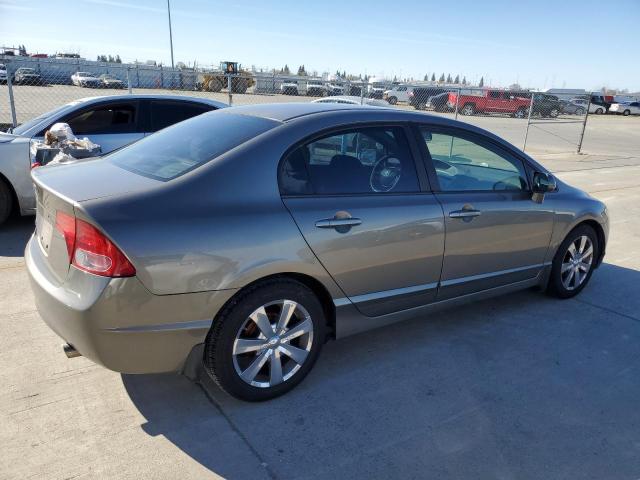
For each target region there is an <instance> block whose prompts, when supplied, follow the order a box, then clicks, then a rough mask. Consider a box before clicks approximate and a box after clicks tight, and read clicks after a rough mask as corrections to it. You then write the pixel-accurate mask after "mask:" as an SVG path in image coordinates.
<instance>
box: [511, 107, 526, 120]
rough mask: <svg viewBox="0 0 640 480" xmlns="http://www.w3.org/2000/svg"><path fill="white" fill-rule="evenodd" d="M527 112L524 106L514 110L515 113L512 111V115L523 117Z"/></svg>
mask: <svg viewBox="0 0 640 480" xmlns="http://www.w3.org/2000/svg"><path fill="white" fill-rule="evenodd" d="M527 114H528V111H527V109H526V108H519V109H518V110H516V113H514V114H513V116H514V117H516V118H524V117H526V116H527Z"/></svg>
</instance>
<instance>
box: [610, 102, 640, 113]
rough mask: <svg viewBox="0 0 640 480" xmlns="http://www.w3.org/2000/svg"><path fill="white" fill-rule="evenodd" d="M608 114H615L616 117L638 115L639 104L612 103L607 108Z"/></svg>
mask: <svg viewBox="0 0 640 480" xmlns="http://www.w3.org/2000/svg"><path fill="white" fill-rule="evenodd" d="M609 112H610V113H615V114H616V115H620V114H622V115H625V116H627V115H640V103H639V102H629V103H614V104H612V105H611V106H610V107H609Z"/></svg>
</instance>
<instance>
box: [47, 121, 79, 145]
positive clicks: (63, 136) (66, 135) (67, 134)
mask: <svg viewBox="0 0 640 480" xmlns="http://www.w3.org/2000/svg"><path fill="white" fill-rule="evenodd" d="M49 132H51V134H52V135H53V136H54V137H56V140H58V141H59V142H62V141H64V140H69V141H73V140H75V139H76V136H75V135H74V134H73V131H72V130H71V127H70V126H69V124H68V123H54V124H53V126H52V127H51V128H50V129H49Z"/></svg>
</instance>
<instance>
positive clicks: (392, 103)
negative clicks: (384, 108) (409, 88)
mask: <svg viewBox="0 0 640 480" xmlns="http://www.w3.org/2000/svg"><path fill="white" fill-rule="evenodd" d="M387 102H389V105H395V104H397V103H398V99H397V98H396V97H389V98H388V99H387Z"/></svg>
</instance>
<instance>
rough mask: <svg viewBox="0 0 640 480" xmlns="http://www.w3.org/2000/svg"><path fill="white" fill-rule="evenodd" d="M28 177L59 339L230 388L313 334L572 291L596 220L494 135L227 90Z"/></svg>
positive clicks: (102, 358) (304, 362) (280, 374)
mask: <svg viewBox="0 0 640 480" xmlns="http://www.w3.org/2000/svg"><path fill="white" fill-rule="evenodd" d="M63 169H65V170H63ZM418 172H421V173H418ZM33 179H34V182H35V184H36V193H37V198H38V207H37V208H38V213H37V217H36V232H35V233H34V235H33V236H32V237H31V239H30V240H29V242H28V244H27V247H26V252H25V262H26V265H27V269H28V272H29V275H30V279H31V285H32V288H33V292H34V296H35V303H36V306H37V308H38V310H39V312H40V315H41V317H42V318H43V320H44V321H45V322H46V323H47V324H48V325H49V326H50V327H51V328H52V329H53V330H54V331H55V332H56V333H57V334H58V335H59V336H61V337H62V338H63V339H64V341H66V342H67V345H66V352H67V354H68V355H69V356H77V355H80V354H81V355H84V356H86V357H88V358H89V359H91V360H93V361H95V362H97V363H99V364H101V365H103V366H105V367H107V368H110V369H112V370H116V371H120V372H128V373H150V372H162V371H180V370H182V369H184V368H186V369H189V370H190V369H192V368H194V365H202V364H203V366H204V369H205V370H206V372H208V373H209V375H210V376H211V378H212V379H213V380H214V381H215V382H217V384H218V385H220V387H221V388H222V389H224V390H225V391H227V392H228V393H230V394H231V395H234V396H236V397H239V398H242V399H245V400H265V399H268V398H272V397H275V396H278V395H281V394H283V393H285V392H287V391H289V390H290V389H292V388H293V387H294V386H296V385H297V384H299V383H300V382H301V381H302V380H303V378H304V377H305V376H306V375H307V373H308V372H309V370H310V369H311V368H312V367H313V364H314V363H315V361H316V359H317V358H318V355H319V353H320V350H321V349H322V346H323V344H324V343H325V341H326V339H327V338H332V337H334V338H342V337H346V336H348V335H350V334H354V333H357V332H361V331H364V330H368V329H371V328H376V327H380V326H382V325H387V324H390V323H393V322H397V321H400V320H404V319H408V318H429V313H431V312H433V311H434V310H436V309H439V308H442V307H445V306H447V305H458V304H460V303H461V302H463V301H470V300H475V299H481V298H482V299H483V298H487V297H489V296H493V295H498V294H503V293H509V292H513V291H515V290H518V289H524V288H529V287H534V286H538V287H541V288H544V289H547V290H548V291H549V292H551V293H553V294H554V295H556V296H558V297H560V298H569V297H573V296H575V295H577V294H578V293H579V292H580V291H581V290H582V289H584V287H585V286H586V285H587V284H588V282H589V279H590V278H591V276H592V273H593V271H594V269H595V268H596V267H598V266H599V265H600V264H601V262H602V258H603V255H604V252H605V248H606V240H607V234H608V228H609V221H608V217H607V211H606V207H605V205H604V204H603V203H602V202H600V201H599V200H597V199H595V198H593V197H590V196H589V195H588V194H587V193H585V192H582V191H580V190H578V189H576V188H574V187H571V186H569V185H568V184H566V183H564V182H561V181H560V180H556V179H555V178H554V177H553V175H552V174H551V173H550V172H549V171H548V170H547V169H545V168H544V167H543V166H541V165H540V164H539V163H537V162H536V161H535V160H533V159H532V158H531V157H529V156H528V155H526V154H525V153H523V152H522V151H520V150H519V149H517V148H515V147H513V146H512V145H510V144H509V143H507V142H505V141H504V140H502V139H500V138H498V137H497V136H495V135H493V134H491V133H489V132H487V131H485V130H482V129H479V128H477V127H474V126H472V125H469V124H467V123H464V122H457V121H453V120H450V119H446V118H443V117H436V116H431V115H425V114H421V113H417V112H408V111H403V110H399V109H393V108H370V107H367V108H354V107H352V106H342V105H336V104H317V103H288V104H279V105H270V104H262V105H247V106H240V107H232V108H227V109H222V110H220V111H217V112H211V113H208V114H205V115H201V116H199V117H196V118H192V119H190V120H187V121H186V122H182V123H180V124H178V125H175V126H173V127H171V128H167V129H166V130H163V131H162V132H159V133H157V134H155V135H152V136H150V137H149V138H145V139H144V140H142V141H140V142H137V143H136V144H134V145H131V146H129V147H126V148H123V149H121V150H119V151H117V152H114V153H113V154H111V155H109V156H108V157H107V158H105V159H103V160H102V161H89V162H84V163H79V164H77V165H71V166H62V167H56V168H55V169H49V168H42V169H36V170H34V171H33ZM256 179H259V180H256ZM285 247H286V248H285ZM390 332H391V334H390V337H389V338H390V339H389V346H390V348H393V346H392V344H393V342H394V340H393V335H392V331H391V330H390ZM398 348H399V347H398ZM189 362H195V363H189ZM185 364H186V365H185ZM344 368H347V367H346V366H344ZM190 371H191V370H190Z"/></svg>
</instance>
